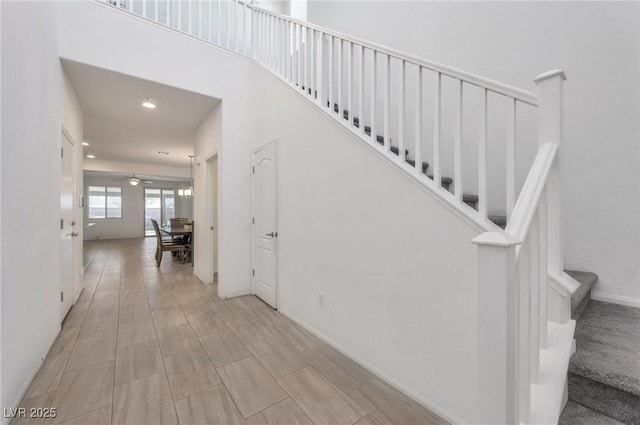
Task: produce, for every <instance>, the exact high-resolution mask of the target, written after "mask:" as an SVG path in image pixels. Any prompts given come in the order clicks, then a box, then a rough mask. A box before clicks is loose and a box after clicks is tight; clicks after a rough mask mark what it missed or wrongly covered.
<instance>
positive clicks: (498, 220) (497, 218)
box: [487, 215, 507, 229]
mask: <svg viewBox="0 0 640 425" xmlns="http://www.w3.org/2000/svg"><path fill="white" fill-rule="evenodd" d="M487 218H488V219H489V221H492V222H493V223H495V224H496V225H497V226H498V227H502V228H503V229H504V228H505V227H507V216H506V215H489V216H487Z"/></svg>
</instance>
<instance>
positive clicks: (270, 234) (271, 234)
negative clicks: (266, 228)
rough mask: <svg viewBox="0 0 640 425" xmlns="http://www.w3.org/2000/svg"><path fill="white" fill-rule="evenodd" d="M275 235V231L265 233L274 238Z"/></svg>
mask: <svg viewBox="0 0 640 425" xmlns="http://www.w3.org/2000/svg"><path fill="white" fill-rule="evenodd" d="M275 235H276V234H275V233H273V232H271V233H265V236H270V237H272V238H273V237H274V236H275Z"/></svg>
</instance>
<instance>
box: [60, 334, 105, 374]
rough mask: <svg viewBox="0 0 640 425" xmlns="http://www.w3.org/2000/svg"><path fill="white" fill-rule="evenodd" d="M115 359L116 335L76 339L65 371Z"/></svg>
mask: <svg viewBox="0 0 640 425" xmlns="http://www.w3.org/2000/svg"><path fill="white" fill-rule="evenodd" d="M115 359H116V335H115V334H112V335H101V336H97V337H95V338H88V339H84V340H82V341H76V345H75V346H74V347H73V351H72V352H71V356H70V357H69V361H68V362H67V367H66V369H65V371H66V372H69V371H71V370H77V369H81V368H83V367H87V366H93V365H96V364H99V363H104V362H107V361H111V360H115Z"/></svg>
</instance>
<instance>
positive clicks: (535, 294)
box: [473, 71, 576, 424]
mask: <svg viewBox="0 0 640 425" xmlns="http://www.w3.org/2000/svg"><path fill="white" fill-rule="evenodd" d="M564 79H565V76H564V73H563V72H562V71H552V72H549V73H546V74H543V75H541V76H540V77H538V78H537V79H536V83H537V84H538V89H539V93H540V106H539V111H538V129H539V149H538V154H537V156H536V158H535V160H534V163H533V166H532V167H531V169H530V170H529V175H528V177H527V179H526V181H525V184H524V186H523V188H522V191H521V193H520V196H519V198H518V201H517V202H516V204H515V206H514V209H513V211H512V214H511V219H510V221H509V223H508V225H507V227H506V230H505V232H487V233H484V234H482V235H480V236H478V237H477V238H476V239H474V241H473V242H474V243H475V244H477V245H478V285H479V288H478V293H479V300H478V332H479V335H478V341H479V364H480V371H479V382H478V385H479V388H482V391H480V392H479V403H478V405H479V422H480V423H486V424H490V423H509V424H515V423H522V424H528V423H535V422H536V421H533V420H532V415H533V412H532V406H533V404H532V403H535V400H534V398H535V397H534V394H533V389H535V388H538V387H539V386H541V385H543V382H541V379H542V377H545V382H544V384H545V385H549V386H551V387H553V386H554V384H553V383H550V380H549V379H548V375H550V374H552V372H551V371H549V370H545V367H548V365H543V364H542V362H541V355H543V354H544V353H546V352H547V351H549V350H552V349H553V350H557V351H562V350H563V348H566V347H568V345H570V343H571V339H572V335H573V334H572V328H571V329H570V332H569V333H567V334H566V335H565V334H562V335H564V336H565V337H564V338H563V340H561V341H557V344H555V345H554V346H553V347H551V346H550V345H549V344H548V337H549V336H548V332H549V329H550V328H551V327H552V326H554V325H553V323H555V324H560V325H565V324H567V323H569V322H570V313H571V306H570V298H569V295H570V294H571V293H572V292H573V291H575V289H576V287H575V286H574V284H573V282H571V281H570V280H568V279H566V277H565V274H564V271H563V267H562V264H563V258H562V238H561V236H562V233H561V224H562V221H561V220H562V215H561V199H560V181H559V172H560V162H559V160H560V158H559V153H558V151H559V148H560V146H561V141H562V122H563V118H562V108H563V98H562V84H563V81H564ZM549 288H552V289H550V290H547V289H549ZM550 322H551V323H550ZM569 324H570V323H569ZM567 335H568V337H566V336H567ZM567 353H568V350H565V354H566V355H565V356H564V357H565V361H566V362H567V363H568V360H569V359H568V354H567ZM564 366H565V367H566V365H564ZM561 374H564V376H565V377H566V369H564V371H561ZM563 385H564V382H563V381H560V386H561V387H558V385H557V382H556V384H555V388H545V391H546V392H547V396H548V394H553V395H554V396H553V398H552V401H551V402H549V403H547V404H546V405H545V409H546V412H544V414H545V415H547V419H548V420H550V421H551V422H550V423H552V422H553V421H557V420H558V415H559V413H560V410H559V409H560V404H561V398H562V390H563V389H564V386H563ZM540 393H541V391H537V394H540ZM536 414H538V416H539V415H541V412H536Z"/></svg>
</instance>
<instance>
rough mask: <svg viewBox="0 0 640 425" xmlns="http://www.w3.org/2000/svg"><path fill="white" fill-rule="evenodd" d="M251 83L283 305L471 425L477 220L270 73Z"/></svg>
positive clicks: (399, 383) (433, 404) (433, 405)
mask: <svg viewBox="0 0 640 425" xmlns="http://www.w3.org/2000/svg"><path fill="white" fill-rule="evenodd" d="M252 81H253V84H254V88H255V90H256V93H260V94H261V96H260V97H259V100H260V101H261V102H257V103H256V105H255V109H256V110H259V111H262V113H261V114H259V115H258V114H256V117H257V118H258V117H259V119H258V120H257V121H256V125H257V126H258V127H257V134H258V135H259V136H258V137H259V141H260V143H265V142H268V141H270V140H272V139H274V138H277V140H278V235H279V236H278V242H277V243H278V253H279V254H278V255H279V261H278V294H279V299H278V303H279V309H280V311H281V312H283V313H285V314H287V315H289V316H291V317H292V318H293V319H294V320H296V321H299V322H300V323H302V324H304V325H305V326H307V327H309V328H311V329H313V330H314V331H315V332H316V333H318V334H320V335H322V337H323V338H325V339H327V340H329V341H331V342H332V343H333V344H336V345H337V346H338V347H340V348H341V349H342V350H343V351H345V352H347V353H349V354H350V355H351V356H353V357H354V358H356V359H359V360H360V361H361V362H363V363H364V364H366V365H367V366H369V367H370V368H372V369H373V370H375V371H376V372H377V373H379V374H380V375H381V376H383V377H385V378H387V379H388V380H389V381H391V382H392V383H394V384H395V385H397V386H398V387H400V388H401V389H403V390H404V391H406V392H407V393H409V394H411V395H412V396H413V397H414V398H416V399H418V400H420V401H421V402H423V403H424V404H426V405H428V406H429V407H431V408H432V409H434V410H436V411H438V412H439V413H440V414H442V415H443V416H445V417H447V418H449V419H450V420H463V421H465V422H468V423H474V420H475V415H476V412H475V411H476V405H475V400H476V386H475V383H476V378H477V358H476V355H475V353H476V351H477V340H476V328H475V326H476V311H477V309H476V302H477V294H476V277H475V272H476V261H477V260H476V249H475V246H473V245H472V244H471V242H470V241H471V239H473V238H474V237H475V236H477V235H478V234H479V232H480V229H478V228H477V227H475V226H474V225H472V224H470V223H469V222H467V221H465V220H463V219H462V218H460V217H459V216H458V215H456V214H452V213H451V211H450V210H449V207H448V206H446V205H444V204H443V203H442V202H441V201H440V200H438V199H436V198H434V195H430V194H429V193H426V192H425V190H426V189H423V188H421V187H419V186H418V185H415V184H412V183H409V181H410V180H407V177H406V176H404V175H403V174H401V171H399V170H398V169H397V168H396V167H395V166H393V165H392V164H391V163H390V162H389V161H388V160H387V159H385V158H382V157H380V156H379V154H377V153H375V152H373V151H372V149H371V147H369V146H366V145H364V144H363V143H362V142H361V141H359V140H357V139H356V138H354V137H353V136H351V135H349V134H347V132H346V131H345V130H344V129H343V128H342V127H341V126H340V125H338V124H336V123H335V122H333V119H332V118H329V117H327V116H325V115H324V114H320V113H318V112H317V110H316V107H315V106H313V105H311V104H310V102H309V101H308V100H306V99H304V98H302V96H301V95H298V94H295V93H294V92H293V90H291V89H290V88H288V87H286V86H285V85H284V84H283V83H281V82H280V81H279V80H276V78H275V77H273V76H272V75H270V74H269V73H268V72H267V71H263V70H260V69H257V70H256V72H255V73H254V78H253V79H252ZM270 105H278V108H273V107H270ZM320 292H322V293H324V295H325V304H326V306H325V307H324V308H320V307H318V304H317V298H318V293H320ZM456 418H457V419H456Z"/></svg>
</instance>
